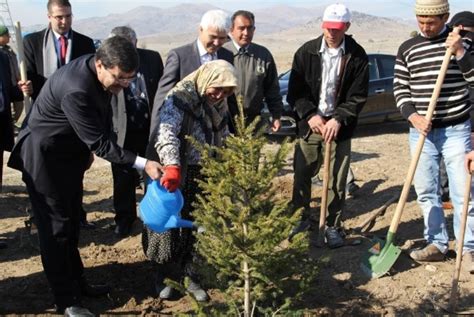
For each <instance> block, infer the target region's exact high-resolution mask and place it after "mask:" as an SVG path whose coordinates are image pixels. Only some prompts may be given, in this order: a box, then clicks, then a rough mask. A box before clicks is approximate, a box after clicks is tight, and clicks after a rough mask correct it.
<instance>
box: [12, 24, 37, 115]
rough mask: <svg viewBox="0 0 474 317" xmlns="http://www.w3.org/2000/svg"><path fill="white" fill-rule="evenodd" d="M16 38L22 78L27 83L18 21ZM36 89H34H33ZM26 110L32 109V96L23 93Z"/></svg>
mask: <svg viewBox="0 0 474 317" xmlns="http://www.w3.org/2000/svg"><path fill="white" fill-rule="evenodd" d="M15 38H16V45H17V55H18V64H19V66H20V78H21V80H22V81H27V80H28V77H27V75H26V64H25V52H24V51H23V38H22V37H21V25H20V22H19V21H17V22H16V23H15ZM33 89H34V87H33ZM23 96H24V101H23V102H24V104H25V109H30V105H31V99H30V96H28V95H27V94H25V93H23Z"/></svg>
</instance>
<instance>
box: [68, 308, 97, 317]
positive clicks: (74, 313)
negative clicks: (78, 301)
mask: <svg viewBox="0 0 474 317" xmlns="http://www.w3.org/2000/svg"><path fill="white" fill-rule="evenodd" d="M64 316H66V317H94V316H95V315H94V314H93V313H91V312H90V310H88V309H87V308H84V307H82V306H71V307H68V308H66V309H65V310H64Z"/></svg>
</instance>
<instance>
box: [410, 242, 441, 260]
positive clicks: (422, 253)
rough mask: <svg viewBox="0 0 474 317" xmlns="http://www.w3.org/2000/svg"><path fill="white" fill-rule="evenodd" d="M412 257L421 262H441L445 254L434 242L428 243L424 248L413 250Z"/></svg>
mask: <svg viewBox="0 0 474 317" xmlns="http://www.w3.org/2000/svg"><path fill="white" fill-rule="evenodd" d="M410 257H411V258H412V259H413V260H415V261H419V262H439V261H443V260H444V258H445V255H444V253H442V252H441V251H440V250H439V249H438V248H437V247H436V246H435V245H434V244H428V245H427V246H426V247H424V248H423V249H419V250H414V251H411V252H410Z"/></svg>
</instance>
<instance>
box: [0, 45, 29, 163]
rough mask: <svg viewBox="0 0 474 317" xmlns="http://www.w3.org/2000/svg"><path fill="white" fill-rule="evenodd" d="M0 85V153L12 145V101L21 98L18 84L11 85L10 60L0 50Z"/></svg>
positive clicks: (8, 149)
mask: <svg viewBox="0 0 474 317" xmlns="http://www.w3.org/2000/svg"><path fill="white" fill-rule="evenodd" d="M0 70H1V71H0V85H1V90H0V92H1V93H2V96H1V98H2V99H3V102H1V103H0V155H1V153H2V152H3V151H4V150H6V151H10V150H11V149H12V147H13V142H14V141H13V120H12V109H11V104H10V103H11V102H12V101H20V100H23V94H22V93H21V91H20V89H19V88H18V86H16V85H15V86H13V85H12V79H11V70H10V61H9V59H8V55H7V54H6V53H4V52H3V51H0Z"/></svg>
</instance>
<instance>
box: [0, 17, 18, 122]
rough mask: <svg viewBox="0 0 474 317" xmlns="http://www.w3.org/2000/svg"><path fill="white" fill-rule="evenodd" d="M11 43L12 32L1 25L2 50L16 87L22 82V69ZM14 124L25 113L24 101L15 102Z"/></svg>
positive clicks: (0, 42) (0, 45)
mask: <svg viewBox="0 0 474 317" xmlns="http://www.w3.org/2000/svg"><path fill="white" fill-rule="evenodd" d="M8 43H10V32H9V31H8V28H7V27H6V26H5V25H0V49H1V50H2V52H4V53H5V54H6V55H7V56H8V61H9V62H10V73H11V79H12V85H13V86H16V84H17V83H18V81H19V80H20V69H19V68H18V59H17V57H16V54H15V52H14V51H13V49H12V48H11V47H10V45H8ZM12 104H13V109H12V110H13V122H14V123H16V122H17V121H18V120H19V119H20V116H21V113H22V111H23V102H22V101H13V102H12Z"/></svg>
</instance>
